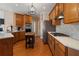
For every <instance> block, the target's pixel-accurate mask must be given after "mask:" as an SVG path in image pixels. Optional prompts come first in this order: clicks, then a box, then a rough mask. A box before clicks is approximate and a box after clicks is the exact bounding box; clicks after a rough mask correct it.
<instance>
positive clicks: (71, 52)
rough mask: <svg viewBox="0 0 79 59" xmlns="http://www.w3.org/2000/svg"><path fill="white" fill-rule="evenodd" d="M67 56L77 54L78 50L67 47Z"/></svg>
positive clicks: (78, 54)
mask: <svg viewBox="0 0 79 59" xmlns="http://www.w3.org/2000/svg"><path fill="white" fill-rule="evenodd" d="M68 56H79V50H75V49H72V48H68Z"/></svg>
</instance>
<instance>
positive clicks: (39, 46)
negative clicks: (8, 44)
mask: <svg viewBox="0 0 79 59" xmlns="http://www.w3.org/2000/svg"><path fill="white" fill-rule="evenodd" d="M13 55H14V56H52V54H51V52H50V49H49V47H48V45H47V44H43V42H42V39H40V38H39V37H36V39H35V46H34V48H33V49H32V48H25V41H24V40H23V41H20V42H18V43H16V44H15V45H14V47H13Z"/></svg>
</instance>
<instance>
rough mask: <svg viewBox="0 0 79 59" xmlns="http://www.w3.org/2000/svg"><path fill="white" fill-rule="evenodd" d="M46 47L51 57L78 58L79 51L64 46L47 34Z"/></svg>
mask: <svg viewBox="0 0 79 59" xmlns="http://www.w3.org/2000/svg"><path fill="white" fill-rule="evenodd" d="M48 45H49V47H50V50H51V53H52V55H53V56H79V50H75V49H72V48H69V47H66V46H64V45H63V44H62V43H60V42H59V41H58V40H57V39H56V38H54V37H53V36H51V35H50V34H48Z"/></svg>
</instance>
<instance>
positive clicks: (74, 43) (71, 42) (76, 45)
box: [48, 32, 79, 50]
mask: <svg viewBox="0 0 79 59" xmlns="http://www.w3.org/2000/svg"><path fill="white" fill-rule="evenodd" d="M48 33H49V34H50V35H51V36H52V37H54V38H56V39H57V40H58V41H59V42H60V43H62V44H63V45H64V46H66V47H69V48H72V49H76V50H79V41H78V40H75V39H73V38H71V37H65V36H54V35H52V34H51V32H48Z"/></svg>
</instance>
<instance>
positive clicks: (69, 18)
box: [64, 3, 79, 24]
mask: <svg viewBox="0 0 79 59" xmlns="http://www.w3.org/2000/svg"><path fill="white" fill-rule="evenodd" d="M78 5H79V4H77V3H65V4H64V23H65V24H68V23H75V22H79V8H78V7H79V6H78Z"/></svg>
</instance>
